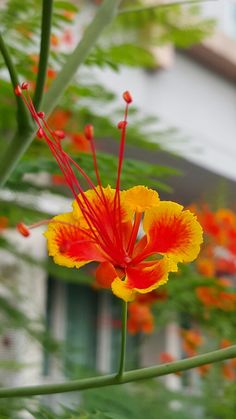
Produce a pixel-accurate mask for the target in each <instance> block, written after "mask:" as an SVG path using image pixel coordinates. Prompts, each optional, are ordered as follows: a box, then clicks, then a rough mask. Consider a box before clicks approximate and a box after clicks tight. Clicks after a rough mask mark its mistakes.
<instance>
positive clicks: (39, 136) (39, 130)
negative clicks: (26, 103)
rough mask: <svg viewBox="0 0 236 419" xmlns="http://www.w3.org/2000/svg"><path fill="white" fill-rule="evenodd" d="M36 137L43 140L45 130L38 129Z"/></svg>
mask: <svg viewBox="0 0 236 419" xmlns="http://www.w3.org/2000/svg"><path fill="white" fill-rule="evenodd" d="M36 136H37V137H38V138H40V139H41V138H43V136H44V132H43V129H42V128H39V129H38V131H37V134H36Z"/></svg>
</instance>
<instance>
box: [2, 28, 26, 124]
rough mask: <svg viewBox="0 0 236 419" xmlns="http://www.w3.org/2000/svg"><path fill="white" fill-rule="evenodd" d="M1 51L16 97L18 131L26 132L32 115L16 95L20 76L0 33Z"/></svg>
mask: <svg viewBox="0 0 236 419" xmlns="http://www.w3.org/2000/svg"><path fill="white" fill-rule="evenodd" d="M0 51H1V54H2V56H3V59H4V61H5V64H6V67H7V69H8V72H9V75H10V79H11V83H12V88H13V89H12V90H13V92H12V93H13V95H14V96H15V99H16V103H17V125H18V131H25V130H27V128H28V127H29V126H30V124H31V122H30V121H31V119H30V115H29V113H28V111H27V109H26V107H25V105H24V103H23V101H22V99H21V98H20V97H19V96H16V95H15V94H14V88H15V87H16V86H17V85H18V84H19V80H18V75H17V72H16V69H15V66H14V64H13V61H12V59H11V56H10V53H9V51H8V48H7V46H6V44H5V42H4V40H3V37H2V35H1V33H0Z"/></svg>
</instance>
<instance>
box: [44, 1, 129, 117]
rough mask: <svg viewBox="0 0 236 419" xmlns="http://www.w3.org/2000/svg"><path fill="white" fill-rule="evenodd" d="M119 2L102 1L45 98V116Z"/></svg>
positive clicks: (111, 17)
mask: <svg viewBox="0 0 236 419" xmlns="http://www.w3.org/2000/svg"><path fill="white" fill-rule="evenodd" d="M120 3H121V0H104V1H103V3H102V5H101V6H100V7H99V8H98V11H97V14H96V15H95V17H94V19H93V21H92V23H91V24H90V25H89V26H88V28H87V29H86V31H85V33H84V36H83V38H82V39H81V41H80V43H79V44H78V46H77V47H76V49H75V50H74V52H73V53H72V54H71V55H70V56H69V58H68V59H67V62H66V64H65V65H64V66H63V68H62V70H61V71H60V73H59V74H58V76H57V78H56V79H55V80H54V82H53V83H52V86H51V88H50V89H49V91H48V93H47V94H46V96H45V100H44V101H43V105H42V109H43V110H44V112H46V113H47V114H48V113H50V112H51V111H52V109H53V108H54V107H55V106H56V104H57V102H58V100H59V98H60V96H61V95H62V93H63V92H64V90H65V89H66V87H67V86H68V85H69V83H70V82H71V80H72V79H73V77H74V75H75V74H76V71H77V69H78V67H79V66H80V65H81V64H82V63H83V62H84V61H85V59H86V58H87V56H88V55H89V53H90V51H91V49H92V47H93V46H94V45H95V44H96V42H97V40H98V38H99V36H100V35H101V33H102V31H103V30H104V29H105V27H106V26H107V25H109V24H110V23H111V22H112V20H113V19H114V17H115V16H116V15H117V12H118V6H119V4H120Z"/></svg>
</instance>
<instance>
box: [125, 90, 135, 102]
mask: <svg viewBox="0 0 236 419" xmlns="http://www.w3.org/2000/svg"><path fill="white" fill-rule="evenodd" d="M123 99H124V100H125V102H126V103H131V102H133V98H132V96H131V94H130V92H129V91H128V90H126V92H124V93H123Z"/></svg>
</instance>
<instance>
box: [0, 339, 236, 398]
mask: <svg viewBox="0 0 236 419" xmlns="http://www.w3.org/2000/svg"><path fill="white" fill-rule="evenodd" d="M235 357H236V345H234V346H231V347H229V348H226V349H220V350H217V351H214V352H208V353H206V354H204V355H198V356H194V357H192V358H188V359H183V360H181V361H176V362H172V363H170V364H163V365H158V366H155V367H150V368H141V369H139V370H133V371H128V372H124V373H123V376H122V377H121V378H119V377H118V376H117V375H116V374H112V375H105V376H103V377H93V378H86V379H84V380H83V379H82V380H73V381H68V382H65V383H54V384H42V385H39V386H27V387H15V388H2V389H0V398H6V397H29V396H38V395H41V394H55V393H66V392H70V391H78V390H86V389H91V388H98V387H106V386H111V385H117V384H124V383H130V382H133V381H139V380H146V379H149V378H154V377H161V376H163V375H167V374H172V373H175V372H179V371H185V370H189V369H191V368H196V367H200V366H201V365H205V364H212V363H214V362H219V361H224V360H225V359H230V358H235Z"/></svg>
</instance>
